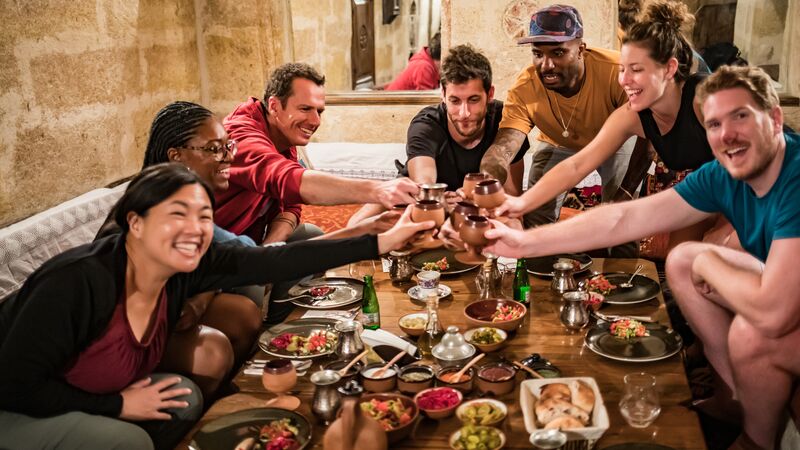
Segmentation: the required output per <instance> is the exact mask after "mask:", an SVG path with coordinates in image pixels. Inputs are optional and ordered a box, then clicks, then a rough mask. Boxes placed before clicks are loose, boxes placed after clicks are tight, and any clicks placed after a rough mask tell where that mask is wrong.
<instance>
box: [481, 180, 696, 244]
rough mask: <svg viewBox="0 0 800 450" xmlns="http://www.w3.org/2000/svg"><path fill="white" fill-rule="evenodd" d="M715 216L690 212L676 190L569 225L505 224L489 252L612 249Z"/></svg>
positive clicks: (609, 208)
mask: <svg viewBox="0 0 800 450" xmlns="http://www.w3.org/2000/svg"><path fill="white" fill-rule="evenodd" d="M710 216H711V215H710V214H708V213H704V212H702V211H700V210H697V209H695V208H693V207H692V206H690V205H689V204H688V203H687V202H686V201H685V200H684V199H683V198H682V197H681V196H680V195H679V194H678V193H677V192H675V190H674V189H669V190H666V191H663V192H659V193H658V194H656V195H652V196H649V197H645V198H641V199H638V200H634V201H630V202H623V203H615V204H610V205H604V206H600V207H598V208H592V209H591V210H590V211H588V212H585V213H582V214H579V215H577V216H576V217H573V218H571V219H569V220H565V221H563V222H558V223H554V224H551V225H545V226H541V227H536V228H532V229H529V230H527V231H517V230H512V229H510V228H508V227H506V226H504V225H502V224H501V223H500V222H494V226H495V229H492V230H489V231H487V232H486V237H487V238H489V239H497V241H496V242H494V243H492V244H491V245H489V246H487V247H485V250H486V251H487V252H490V253H493V254H496V255H500V256H509V257H512V258H519V257H523V256H543V255H554V254H557V253H571V252H579V251H586V250H591V249H596V248H604V247H611V246H614V245H619V244H622V243H625V242H630V241H632V240H634V239H639V238H641V237H643V236H649V235H652V234H655V233H660V232H664V231H671V230H675V229H678V228H683V227H686V226H688V225H691V224H693V223H697V222H699V221H701V220H703V219H705V218H707V217H710Z"/></svg>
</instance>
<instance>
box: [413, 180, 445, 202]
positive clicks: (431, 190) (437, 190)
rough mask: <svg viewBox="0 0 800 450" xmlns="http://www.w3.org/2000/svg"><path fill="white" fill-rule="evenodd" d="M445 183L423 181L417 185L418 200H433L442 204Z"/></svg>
mask: <svg viewBox="0 0 800 450" xmlns="http://www.w3.org/2000/svg"><path fill="white" fill-rule="evenodd" d="M446 190H447V184H446V183H423V184H420V185H419V200H435V201H437V202H439V203H442V204H444V192H445V191H446Z"/></svg>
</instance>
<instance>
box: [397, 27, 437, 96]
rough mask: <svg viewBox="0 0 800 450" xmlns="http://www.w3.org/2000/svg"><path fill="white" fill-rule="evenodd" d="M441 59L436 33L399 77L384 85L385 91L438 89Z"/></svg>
mask: <svg viewBox="0 0 800 450" xmlns="http://www.w3.org/2000/svg"><path fill="white" fill-rule="evenodd" d="M441 59H442V43H441V36H440V34H439V33H436V34H435V35H433V37H432V38H431V40H430V42H428V46H427V47H422V50H420V51H418V52H417V53H416V54H414V56H412V57H411V59H409V60H408V66H406V68H405V69H404V70H403V71H402V72H400V75H398V76H397V78H395V79H394V81H392V82H391V83H389V84H387V85H386V88H385V89H386V90H387V91H424V90H426V89H436V88H437V87H439V67H440V66H441V64H442V63H441Z"/></svg>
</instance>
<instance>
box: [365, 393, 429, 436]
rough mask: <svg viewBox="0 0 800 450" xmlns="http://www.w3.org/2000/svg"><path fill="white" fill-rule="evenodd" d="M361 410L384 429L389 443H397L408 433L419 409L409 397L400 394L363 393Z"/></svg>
mask: <svg viewBox="0 0 800 450" xmlns="http://www.w3.org/2000/svg"><path fill="white" fill-rule="evenodd" d="M360 406H361V411H363V412H364V413H365V414H367V415H368V416H370V417H371V418H373V419H375V420H377V421H378V423H380V424H381V426H382V427H383V429H384V430H385V431H386V438H387V439H388V441H389V444H394V443H397V442H399V441H401V440H403V439H404V438H406V437H407V436H408V435H409V434H411V430H412V429H413V428H414V427H413V424H414V422H415V421H416V420H417V417H419V409H418V408H417V405H416V404H415V403H414V400H412V399H411V398H410V397H406V396H405V395H400V394H364V395H362V396H361V403H360Z"/></svg>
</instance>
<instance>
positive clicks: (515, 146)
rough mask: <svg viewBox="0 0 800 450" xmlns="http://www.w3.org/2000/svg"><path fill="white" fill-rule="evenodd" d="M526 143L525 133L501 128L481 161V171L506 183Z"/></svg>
mask: <svg viewBox="0 0 800 450" xmlns="http://www.w3.org/2000/svg"><path fill="white" fill-rule="evenodd" d="M524 141H525V133H523V132H521V131H519V130H515V129H513V128H501V129H500V130H499V131H498V132H497V137H495V139H494V143H493V144H492V145H491V147H489V149H488V150H486V154H484V155H483V159H481V171H482V172H486V173H488V174H489V175H491V176H493V177H495V178H497V179H498V180H500V182H501V183H505V181H506V178H507V177H508V167H509V165H510V164H511V161H512V160H513V159H514V155H516V153H517V152H518V151H519V149H520V147H521V146H522V143H523V142H524Z"/></svg>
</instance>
